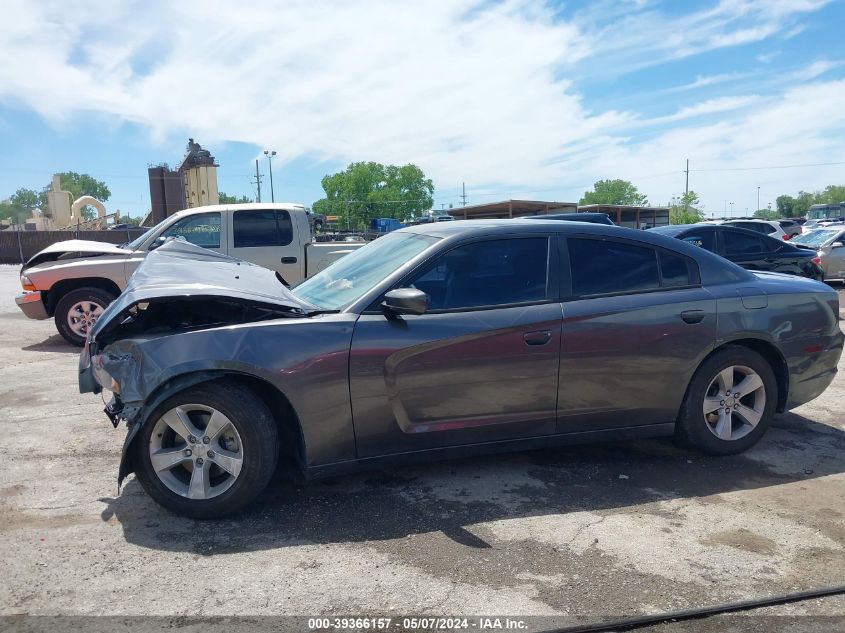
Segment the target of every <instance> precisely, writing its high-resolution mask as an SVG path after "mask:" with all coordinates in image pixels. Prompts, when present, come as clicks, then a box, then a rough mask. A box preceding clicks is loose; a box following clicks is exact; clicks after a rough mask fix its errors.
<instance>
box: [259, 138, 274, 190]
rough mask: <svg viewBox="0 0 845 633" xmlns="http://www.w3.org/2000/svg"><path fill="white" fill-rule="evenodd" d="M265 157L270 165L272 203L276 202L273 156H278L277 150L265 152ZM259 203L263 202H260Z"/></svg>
mask: <svg viewBox="0 0 845 633" xmlns="http://www.w3.org/2000/svg"><path fill="white" fill-rule="evenodd" d="M264 155H265V156H266V157H267V164H269V165H270V202H275V201H276V192H275V191H273V156H275V155H276V150H269V149H265V150H264ZM259 202H261V201H260V200H259Z"/></svg>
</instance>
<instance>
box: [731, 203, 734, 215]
mask: <svg viewBox="0 0 845 633" xmlns="http://www.w3.org/2000/svg"><path fill="white" fill-rule="evenodd" d="M730 205H731V217H734V203H733V202H731V203H730Z"/></svg>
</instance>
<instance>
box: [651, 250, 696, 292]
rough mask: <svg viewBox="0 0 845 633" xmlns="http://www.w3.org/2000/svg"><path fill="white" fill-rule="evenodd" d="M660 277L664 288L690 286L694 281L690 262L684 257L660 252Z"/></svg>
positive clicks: (658, 255)
mask: <svg viewBox="0 0 845 633" xmlns="http://www.w3.org/2000/svg"><path fill="white" fill-rule="evenodd" d="M657 257H658V259H659V260H660V279H661V281H662V282H663V287H664V288H678V287H682V286H692V285H693V283H694V278H693V271H692V264H691V262H690V260H688V259H687V258H686V257H681V256H680V255H671V254H670V253H663V252H660V253H658V254H657Z"/></svg>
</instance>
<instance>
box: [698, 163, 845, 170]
mask: <svg viewBox="0 0 845 633" xmlns="http://www.w3.org/2000/svg"><path fill="white" fill-rule="evenodd" d="M829 165H845V161H840V162H836V163H804V164H801V165H768V166H766V167H713V168H710V169H690V171H752V170H760V169H795V168H797V167H827V166H829Z"/></svg>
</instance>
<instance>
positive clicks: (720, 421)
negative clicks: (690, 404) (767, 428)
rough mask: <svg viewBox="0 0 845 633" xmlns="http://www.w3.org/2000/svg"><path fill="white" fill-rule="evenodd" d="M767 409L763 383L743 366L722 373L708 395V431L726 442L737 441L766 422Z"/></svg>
mask: <svg viewBox="0 0 845 633" xmlns="http://www.w3.org/2000/svg"><path fill="white" fill-rule="evenodd" d="M765 408H766V387H765V385H764V384H763V379H762V378H761V377H760V375H759V374H758V373H757V372H755V371H754V370H753V369H751V368H750V367H745V366H743V365H731V366H730V367H726V368H725V369H723V370H721V371H720V372H719V373H718V374H716V376H715V377H714V378H713V380H711V381H710V385H709V386H708V387H707V391H705V393H704V403H703V412H704V420H705V422H706V424H707V428H708V429H709V430H710V432H711V433H713V435H715V436H716V437H718V438H719V439H720V440H724V441H735V440H738V439H741V438H743V437H745V436H746V435H748V434H749V433H751V431H753V430H754V428H755V427H756V426H757V424H758V423H759V422H760V420H761V419H762V417H763V412H764V410H765Z"/></svg>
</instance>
